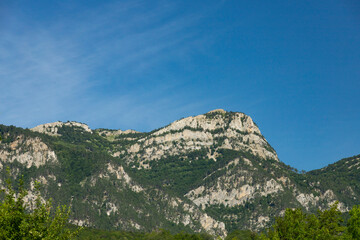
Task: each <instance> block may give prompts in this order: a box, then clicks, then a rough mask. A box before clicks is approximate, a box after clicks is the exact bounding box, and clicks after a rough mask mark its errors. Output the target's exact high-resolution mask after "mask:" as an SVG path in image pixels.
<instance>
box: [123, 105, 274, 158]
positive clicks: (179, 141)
mask: <svg viewBox="0 0 360 240" xmlns="http://www.w3.org/2000/svg"><path fill="white" fill-rule="evenodd" d="M202 148H206V149H210V148H215V149H218V148H223V149H232V150H243V151H250V152H252V153H253V154H254V155H258V156H260V157H261V158H263V159H267V158H271V159H275V160H277V161H278V157H277V154H276V152H275V150H273V149H272V148H271V146H270V145H269V143H268V142H267V141H266V139H265V138H264V137H263V136H262V135H261V132H260V130H259V128H258V127H257V126H256V124H255V123H254V122H253V120H252V119H251V117H249V116H247V115H245V114H244V113H233V112H226V111H224V110H222V109H218V110H213V111H210V112H208V113H206V114H203V115H198V116H195V117H187V118H184V119H181V120H177V121H175V122H173V123H171V124H170V125H168V126H166V127H164V128H162V129H160V130H158V131H155V132H153V133H152V134H150V135H149V136H147V137H145V138H142V139H139V140H138V141H137V142H136V143H134V144H133V145H132V146H130V148H129V153H131V154H133V156H137V158H140V159H143V160H154V159H159V158H161V157H163V156H164V155H177V154H179V153H186V152H189V151H193V150H199V149H202ZM214 154H215V155H214ZM209 158H213V159H214V160H216V153H211V154H210V155H209Z"/></svg>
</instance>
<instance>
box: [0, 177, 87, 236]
mask: <svg viewBox="0 0 360 240" xmlns="http://www.w3.org/2000/svg"><path fill="white" fill-rule="evenodd" d="M35 189H36V199H35V202H34V203H32V204H33V205H32V204H31V203H30V201H31V195H29V194H28V192H27V191H26V190H25V188H24V183H23V181H22V180H20V181H19V188H18V191H17V192H16V191H15V190H14V189H13V187H12V184H11V181H10V180H7V186H6V189H2V190H1V191H2V192H4V193H5V197H4V200H3V202H2V203H1V204H0V239H34V240H36V239H45V240H46V239H51V240H60V239H61V240H65V239H72V238H74V237H75V236H76V235H77V234H78V231H79V230H80V229H75V230H72V229H70V228H68V227H67V225H68V218H69V214H70V210H69V208H67V207H66V206H59V207H58V208H57V209H56V211H55V213H54V215H53V216H52V215H51V209H52V205H51V200H48V201H46V202H42V200H41V197H40V192H39V184H36V187H35ZM31 208H33V210H32V211H29V209H31Z"/></svg>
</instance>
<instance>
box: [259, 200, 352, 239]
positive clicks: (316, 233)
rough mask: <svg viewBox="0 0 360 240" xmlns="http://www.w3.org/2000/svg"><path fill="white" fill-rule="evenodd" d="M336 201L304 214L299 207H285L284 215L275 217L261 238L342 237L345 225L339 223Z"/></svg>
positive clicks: (339, 215)
mask: <svg viewBox="0 0 360 240" xmlns="http://www.w3.org/2000/svg"><path fill="white" fill-rule="evenodd" d="M342 222H343V219H342V218H341V212H340V211H339V210H338V203H335V204H333V205H332V206H331V207H330V209H328V210H324V211H320V210H318V213H317V214H306V213H304V212H303V211H302V210H301V209H286V211H285V215H284V216H283V217H279V218H277V219H276V222H275V224H274V225H273V227H272V229H270V230H269V231H268V232H267V234H266V235H265V234H263V235H262V236H261V239H271V240H282V239H286V240H293V239H294V240H300V239H301V240H302V239H304V240H305V239H313V240H331V239H344V238H345V234H344V233H345V232H346V227H344V226H342V225H341V223H342Z"/></svg>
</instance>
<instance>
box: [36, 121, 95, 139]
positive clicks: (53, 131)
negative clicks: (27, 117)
mask: <svg viewBox="0 0 360 240" xmlns="http://www.w3.org/2000/svg"><path fill="white" fill-rule="evenodd" d="M63 126H68V127H78V128H81V129H83V130H84V131H86V132H89V133H92V130H91V129H90V128H89V126H88V125H86V124H84V123H79V122H65V123H64V122H60V121H58V122H53V123H45V124H41V125H39V126H36V127H34V128H31V129H30V130H32V131H34V132H39V133H45V134H48V135H51V136H59V133H58V130H59V128H61V127H63Z"/></svg>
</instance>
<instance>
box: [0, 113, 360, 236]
mask: <svg viewBox="0 0 360 240" xmlns="http://www.w3.org/2000/svg"><path fill="white" fill-rule="evenodd" d="M0 134H1V136H2V141H1V143H0V169H1V173H2V174H1V176H0V177H1V178H0V186H3V183H4V179H5V178H6V174H5V171H4V170H5V168H7V167H9V168H10V169H11V177H12V178H17V177H19V176H20V175H23V177H24V180H25V182H26V183H27V184H28V188H29V191H33V186H34V182H35V181H38V182H40V183H41V184H42V186H43V187H42V190H41V192H42V196H43V197H44V198H49V197H51V198H53V199H54V203H55V204H67V205H69V206H71V208H72V216H71V219H72V222H73V223H74V224H78V225H86V226H93V227H98V228H105V229H124V230H139V231H150V230H153V229H156V228H167V229H170V230H171V231H174V232H175V231H180V230H184V231H188V232H208V233H210V234H212V235H218V236H225V235H226V234H227V233H228V232H229V231H232V230H234V229H245V228H247V229H253V230H261V229H263V228H264V227H267V226H269V224H271V220H272V219H274V217H275V216H279V215H281V214H283V212H284V210H285V209H286V208H288V207H291V208H295V207H300V208H303V209H304V210H306V211H315V209H317V208H321V209H323V208H327V207H329V205H331V204H332V203H333V202H335V201H339V202H340V203H339V207H340V210H341V211H343V212H346V211H347V210H348V209H349V208H351V206H352V205H354V204H356V203H358V201H359V196H360V181H359V180H360V179H359V178H357V177H356V176H359V173H360V156H355V157H352V158H348V159H343V160H341V161H339V162H337V163H335V164H333V165H329V166H327V167H325V168H323V169H320V170H315V171H311V172H308V173H301V174H300V173H298V172H297V171H296V170H295V169H294V168H291V167H290V166H287V165H286V164H284V163H282V162H281V161H280V160H279V159H278V156H277V154H276V151H275V150H274V149H273V148H272V147H271V145H270V144H269V143H268V142H267V141H266V139H265V138H264V136H263V135H262V134H261V132H260V130H259V128H258V126H257V125H256V124H255V123H254V121H253V120H252V119H251V117H249V116H247V115H245V114H244V113H239V112H226V111H224V110H221V109H218V110H214V111H211V112H208V113H206V114H202V115H198V116H194V117H187V118H184V119H181V120H177V121H175V122H173V123H171V124H169V125H168V126H165V127H163V128H160V129H157V130H154V131H152V132H148V133H141V132H137V131H134V130H126V131H122V130H110V129H95V130H92V129H90V128H89V127H88V126H87V125H86V124H83V123H77V122H66V123H63V122H55V123H48V124H44V125H40V126H37V127H35V128H33V129H21V128H16V127H13V126H4V125H0Z"/></svg>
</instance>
